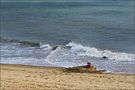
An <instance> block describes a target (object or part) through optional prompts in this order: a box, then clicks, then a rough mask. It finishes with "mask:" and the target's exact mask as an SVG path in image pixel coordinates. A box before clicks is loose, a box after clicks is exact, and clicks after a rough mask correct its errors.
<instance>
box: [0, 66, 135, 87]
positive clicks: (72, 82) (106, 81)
mask: <svg viewBox="0 0 135 90" xmlns="http://www.w3.org/2000/svg"><path fill="white" fill-rule="evenodd" d="M0 69H1V81H0V83H1V87H0V89H1V90H48V89H57V90H63V89H68V90H69V89H79V90H80V89H83V90H93V89H94V90H95V89H102V90H106V89H107V90H121V89H124V90H134V89H135V87H134V83H135V82H134V77H135V75H134V74H124V73H123V74H119V73H117V74H116V73H104V74H95V73H74V72H70V73H69V72H66V71H65V68H56V67H41V66H29V65H5V64H1V65H0Z"/></svg>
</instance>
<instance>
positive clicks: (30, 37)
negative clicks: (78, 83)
mask: <svg viewBox="0 0 135 90" xmlns="http://www.w3.org/2000/svg"><path fill="white" fill-rule="evenodd" d="M58 1H59V0H58ZM58 1H55V0H54V1H51V2H49V1H46V2H2V3H1V5H0V9H1V13H0V16H1V23H0V26H1V28H0V29H1V38H0V41H1V42H0V47H1V63H15V64H18V63H19V64H32V65H53V66H63V67H72V66H77V65H84V64H86V63H87V62H88V61H90V62H92V64H94V65H95V66H96V67H97V68H98V69H106V70H108V71H112V72H129V73H134V63H135V54H134V34H135V32H134V0H90V1H88V0H83V1H78V2H77V1H68V2H66V1H59V2H58ZM55 46H58V47H57V48H55V50H53V49H54V47H55ZM104 56H106V57H107V59H104V58H102V57H104Z"/></svg>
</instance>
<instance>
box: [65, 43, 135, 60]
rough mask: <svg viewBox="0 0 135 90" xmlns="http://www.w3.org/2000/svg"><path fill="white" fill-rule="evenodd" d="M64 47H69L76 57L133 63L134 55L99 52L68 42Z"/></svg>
mask: <svg viewBox="0 0 135 90" xmlns="http://www.w3.org/2000/svg"><path fill="white" fill-rule="evenodd" d="M66 46H68V47H71V51H72V52H75V53H77V55H78V56H90V57H96V58H103V57H106V58H107V59H109V60H121V61H134V60H135V54H131V53H125V52H112V51H110V50H99V49H97V48H95V47H87V46H83V45H81V44H77V43H74V42H70V43H69V44H67V45H66Z"/></svg>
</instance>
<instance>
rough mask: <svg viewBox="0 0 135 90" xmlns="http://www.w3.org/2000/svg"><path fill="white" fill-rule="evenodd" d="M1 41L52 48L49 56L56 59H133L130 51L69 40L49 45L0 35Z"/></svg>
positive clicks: (133, 56)
mask: <svg viewBox="0 0 135 90" xmlns="http://www.w3.org/2000/svg"><path fill="white" fill-rule="evenodd" d="M1 42H2V43H3V42H11V43H17V44H19V45H28V46H32V47H38V48H39V49H43V50H52V51H51V52H52V53H53V55H52V53H50V54H51V58H53V57H54V58H53V59H57V58H58V57H59V58H61V59H62V57H64V58H65V57H66V58H65V59H67V58H68V59H67V60H70V59H73V57H94V58H100V59H106V60H119V61H134V60H135V54H132V53H125V52H113V51H111V50H100V49H97V48H95V47H90V46H83V45H82V44H78V43H75V42H69V43H68V44H66V45H56V46H51V45H50V44H42V43H37V42H30V41H19V40H11V39H5V38H1V37H0V43H1ZM8 46H10V45H8ZM4 48H5V47H4ZM6 48H7V47H6ZM54 52H55V53H57V54H58V55H57V54H55V53H54ZM65 53H66V54H65ZM73 55H74V56H73ZM71 56H72V58H71ZM48 57H50V56H48Z"/></svg>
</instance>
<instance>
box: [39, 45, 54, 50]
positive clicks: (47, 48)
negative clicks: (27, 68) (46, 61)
mask: <svg viewBox="0 0 135 90" xmlns="http://www.w3.org/2000/svg"><path fill="white" fill-rule="evenodd" d="M40 48H41V49H44V50H49V49H52V47H51V46H50V45H49V44H42V45H40Z"/></svg>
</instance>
